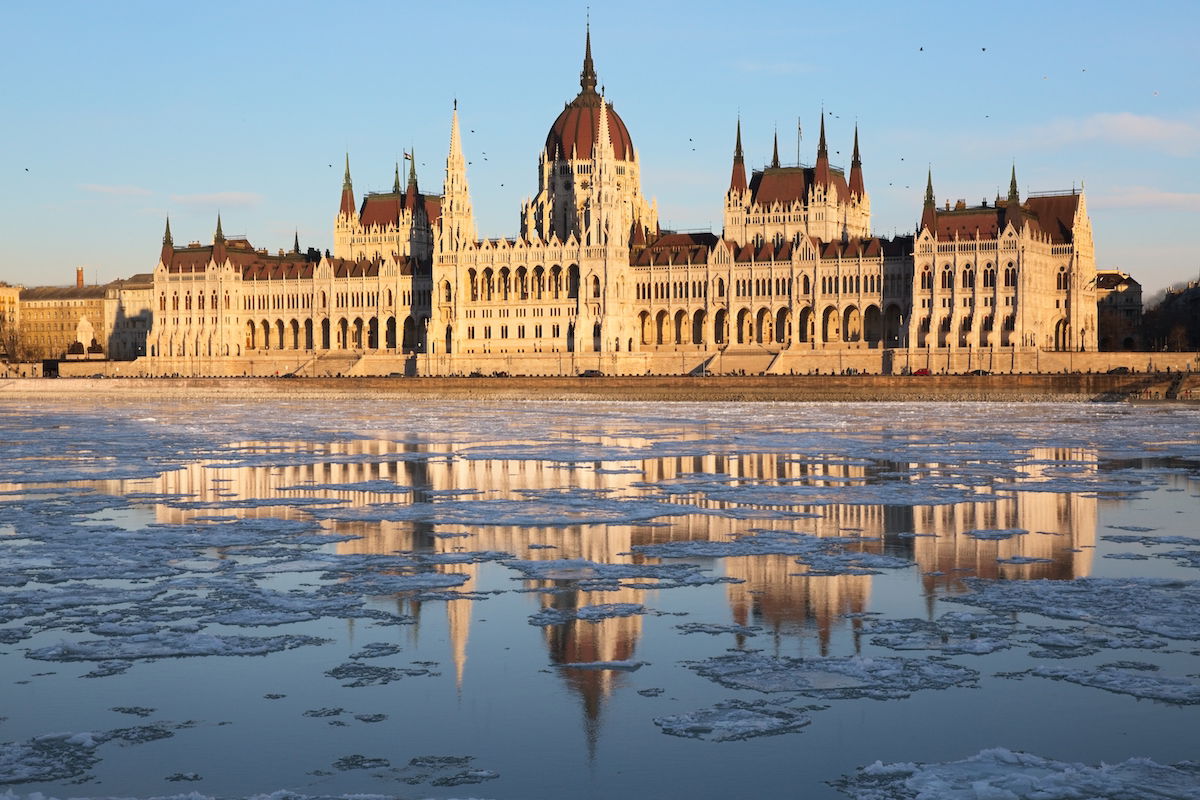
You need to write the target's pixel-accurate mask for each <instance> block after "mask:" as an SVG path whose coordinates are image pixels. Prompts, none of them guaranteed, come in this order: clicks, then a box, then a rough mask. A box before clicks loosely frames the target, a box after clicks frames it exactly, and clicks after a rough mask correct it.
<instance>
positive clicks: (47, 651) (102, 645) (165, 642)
mask: <svg viewBox="0 0 1200 800" xmlns="http://www.w3.org/2000/svg"><path fill="white" fill-rule="evenodd" d="M327 641H328V640H327V639H320V638H317V637H316V636H300V635H285V636H231V635H224V636H221V635H216V634H205V633H166V632H164V633H154V634H142V635H137V636H125V637H120V638H115V639H93V640H90V641H83V642H66V641H64V642H60V643H59V644H56V645H51V646H49V647H39V648H36V649H33V650H29V651H27V652H26V655H27V656H28V657H29V658H32V659H36V660H38V661H106V660H109V659H121V660H130V659H146V658H182V657H185V656H261V655H266V654H267V653H276V652H279V651H281V650H291V649H292V648H294V647H303V646H304V645H314V644H325V643H326V642H327Z"/></svg>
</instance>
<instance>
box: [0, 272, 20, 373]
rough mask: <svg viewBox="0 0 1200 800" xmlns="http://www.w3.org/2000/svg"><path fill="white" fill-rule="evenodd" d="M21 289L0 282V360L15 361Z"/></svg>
mask: <svg viewBox="0 0 1200 800" xmlns="http://www.w3.org/2000/svg"><path fill="white" fill-rule="evenodd" d="M20 300H21V287H20V286H10V285H9V284H7V283H3V282H0V359H4V360H6V361H8V360H11V361H16V360H17V359H18V358H19V357H20V354H19V353H17V352H10V351H15V350H16V349H17V344H18V341H19V337H18V331H19V330H20V325H21V302H20Z"/></svg>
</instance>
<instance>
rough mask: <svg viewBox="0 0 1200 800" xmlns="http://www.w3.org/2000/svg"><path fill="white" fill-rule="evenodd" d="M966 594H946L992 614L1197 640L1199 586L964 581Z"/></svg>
mask: <svg viewBox="0 0 1200 800" xmlns="http://www.w3.org/2000/svg"><path fill="white" fill-rule="evenodd" d="M964 582H965V583H966V585H967V586H968V587H969V588H970V589H971V591H970V592H969V593H967V594H962V595H947V596H945V597H943V598H942V599H943V600H945V601H946V602H950V603H967V604H970V605H973V606H982V607H984V608H987V609H990V610H991V611H1009V612H1012V611H1026V612H1030V613H1034V614H1042V615H1044V616H1047V617H1058V618H1061V619H1074V620H1080V621H1083V622H1088V623H1091V624H1093V625H1107V626H1111V627H1116V628H1132V629H1134V630H1138V631H1141V632H1142V633H1147V634H1157V635H1159V636H1165V637H1167V638H1169V639H1200V584H1197V583H1196V582H1194V581H1176V580H1168V579H1162V578H1079V579H1077V580H1073V581H1050V580H1035V581H989V580H983V579H980V578H967V579H966V580H965V581H964Z"/></svg>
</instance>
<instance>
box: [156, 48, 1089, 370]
mask: <svg viewBox="0 0 1200 800" xmlns="http://www.w3.org/2000/svg"><path fill="white" fill-rule="evenodd" d="M597 85H598V80H597V75H596V70H595V67H594V63H593V59H592V52H591V39H590V35H589V36H588V37H587V40H586V45H585V55H584V60H583V69H582V71H581V73H580V91H579V93H578V94H577V95H576V96H575V98H574V99H573V100H571V101H570V102H569V103H567V104H566V106H565V108H564V109H563V110H562V112H561V113H560V114H559V115H558V117H557V118H556V119H555V120H554V122H553V123H552V124H551V126H550V130H549V133H548V134H547V137H546V140H545V145H544V147H543V148H542V150H541V152H540V154H539V156H538V162H537V171H536V188H537V190H536V193H535V194H534V195H533V197H532V199H531V200H529V201H528V202H526V203H525V204H524V205H523V206H522V208H521V214H520V226H519V233H518V234H517V235H516V236H514V237H513V238H500V239H480V238H478V236H477V234H476V227H475V219H474V214H473V209H472V201H471V194H470V189H469V183H468V175H467V168H466V165H467V161H466V157H465V155H464V153H463V145H462V138H461V136H460V132H459V119H458V109H457V105H456V107H455V108H454V110H453V112H452V115H451V125H450V139H449V147H448V150H449V153H448V156H447V159H446V168H445V175H444V183H443V188H442V193H441V195H430V194H425V193H423V192H421V191H420V189H419V186H418V181H417V176H416V172H415V159H414V160H413V162H412V165H411V166H410V167H409V169H408V177H407V182H406V184H405V185H403V186H402V183H401V170H400V168H399V166H397V167H396V170H395V179H394V184H393V187H392V191H391V192H387V193H370V194H367V195H366V196H364V197H363V198H362V200H361V203H359V202H356V199H355V195H354V188H353V183H352V180H351V176H350V163H349V157H348V156H347V160H346V171H345V177H344V180H343V185H342V191H341V199H340V203H339V205H338V207H337V214H336V217H335V219H334V236H333V238H334V248H333V253H332V254H330V253H329V251H326V253H325V254H324V255H322V254H321V253H320V252H319V251H317V250H314V249H309V250H307V251H305V252H301V250H300V246H299V242H298V241H297V242H295V244H294V245H293V247H292V249H291V251H290V252H285V251H283V250H280V251H278V252H277V253H273V254H272V253H269V252H268V251H266V250H263V249H255V248H254V247H253V246H252V245H251V244H250V243H249V242H248V241H247V240H245V239H229V240H226V239H225V237H224V236H223V234H222V232H221V227H220V222H219V220H218V225H217V232H216V235H215V236H214V238H213V242H212V244H211V245H203V246H201V245H200V244H199V243H195V242H194V243H192V244H190V245H189V246H187V247H182V248H176V247H175V245H174V243H173V241H172V238H171V234H170V227H169V225H168V228H167V232H166V235H165V236H164V240H163V247H162V251H161V257H160V260H159V263H158V265H157V267H156V268H155V270H154V273H153V301H152V302H153V306H154V308H153V320H154V323H153V330H152V331H151V333H150V336H149V341H148V350H147V352H148V355H149V356H150V358H149V359H148V365H149V369H150V370H151V371H157V372H163V373H174V372H181V373H205V374H244V373H253V374H272V373H281V372H295V373H298V374H388V373H391V372H405V373H410V374H411V373H419V374H467V373H471V372H501V371H502V372H512V373H519V374H564V373H565V374H575V373H577V372H581V371H585V370H599V371H602V372H606V373H620V374H644V373H647V372H651V373H658V372H673V373H679V372H692V371H717V372H743V371H745V372H814V371H819V372H831V371H832V372H844V371H848V370H864V371H872V372H889V371H890V372H904V371H908V370H912V369H917V368H931V369H933V370H935V371H966V370H969V369H971V368H973V367H974V368H985V369H989V370H1004V371H1029V370H1032V369H1035V368H1042V367H1043V366H1044V363H1049V362H1043V360H1041V358H1040V354H1041V353H1042V352H1043V351H1047V352H1051V353H1053V352H1058V353H1089V352H1094V351H1095V350H1096V346H1097V339H1096V289H1095V285H1096V282H1095V277H1096V275H1095V261H1094V256H1093V251H1092V234H1091V226H1090V222H1089V220H1088V216H1087V205H1086V202H1085V199H1084V194H1083V192H1082V191H1080V192H1075V191H1073V190H1072V191H1071V192H1057V193H1044V194H1034V195H1030V196H1028V197H1025V198H1021V197H1020V195H1019V192H1018V191H1017V186H1016V175H1015V168H1014V171H1013V175H1012V180H1011V185H1010V190H1009V193H1008V197H1007V198H1004V199H1001V198H999V197H998V198H997V199H996V202H995V203H994V204H988V203H987V202H986V201H985V202H984V203H983V204H982V205H980V206H978V207H972V208H968V207H967V206H966V204H965V202H962V201H959V203H958V204H957V205H955V206H954V207H953V208H952V207H951V206H950V204H949V203H946V204H945V208H944V209H939V208H938V207H937V204H936V202H935V198H934V194H933V188H932V179H931V180H930V184H929V186H928V187H927V190H926V197H925V207H924V212H923V214H922V218H921V225H920V229H919V230H918V231H917V232H916V234H915V235H913V236H898V237H893V238H890V239H883V238H879V237H875V236H873V235H872V228H871V201H870V195H869V193H868V192H867V190H866V184H865V180H864V177H863V162H862V159H861V154H860V150H859V137H858V131H857V130H856V131H855V136H854V143H853V156H852V159H851V163H850V169H849V171H848V172H847V171H846V170H844V169H842V168H839V167H837V166H834V165H833V164H831V163H830V157H829V148H828V145H827V143H826V137H825V125H824V118H823V115H822V120H821V130H820V137H819V143H818V146H817V152H816V159H815V162H814V163H813V165H811V166H805V165H795V166H783V165H781V164H780V161H779V156H778V144H777V143H776V148H775V155H774V157H773V158H772V161H771V163H770V164H768V165H767V166H765V167H764V168H762V169H752V170H751V171H750V173H749V175H748V174H747V167H746V164H745V159H744V155H743V152H742V130H741V125H740V122H739V123H738V124H737V127H736V131H735V136H734V151H733V152H734V155H733V164H732V171H731V176H730V182H729V189H728V191H727V192H726V194H725V198H724V204H723V213H724V229H723V231H722V233H721V234H720V235H717V234H712V233H703V234H696V233H674V232H671V231H666V230H663V229H661V228H660V226H659V223H658V214H657V209H656V206H655V204H654V203H653V202H651V201H649V200H648V199H647V197H646V195H645V194H644V193H643V190H642V186H641V179H640V176H641V158H640V155H639V153H638V151H637V149H636V148H635V147H634V144H633V139H632V137H631V135H630V132H629V129H628V128H627V127H626V125H625V122H624V121H623V120H622V119H621V117H620V116H619V115H618V114H617V112H616V110H615V109H614V107H613V104H612V103H611V102H609V101H608V99H607V98H606V97H605V96H604V95H603V94H602V93H601V92H598V91H597ZM731 127H732V126H731ZM714 200H715V198H714ZM1050 361H1051V362H1053V363H1054V364H1057V361H1054V360H1053V359H1050ZM1068 363H1069V364H1070V365H1071V366H1072V368H1074V367H1076V366H1078V365H1079V364H1080V363H1082V362H1080V361H1078V360H1075V361H1069V362H1068V361H1064V365H1066V364H1068Z"/></svg>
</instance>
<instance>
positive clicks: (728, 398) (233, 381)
mask: <svg viewBox="0 0 1200 800" xmlns="http://www.w3.org/2000/svg"><path fill="white" fill-rule="evenodd" d="M138 396H145V397H159V398H185V397H186V398H204V397H211V398H214V399H231V398H247V399H248V398H254V397H287V398H289V399H307V398H312V399H319V398H328V397H336V396H349V397H363V396H369V397H386V398H395V399H402V398H411V399H421V400H439V399H445V400H495V401H514V402H517V401H527V400H558V401H563V400H566V401H571V400H575V401H580V400H611V401H627V402H670V401H677V402H881V401H904V402H912V401H928V402H973V401H990V402H1040V401H1058V402H1063V401H1074V402H1093V401H1122V400H1147V401H1162V400H1175V401H1181V402H1200V376H1198V375H1195V374H1182V373H1152V374H1130V375H928V376H893V375H849V376H829V375H758V376H711V377H679V376H671V377H663V376H653V377H652V376H646V377H597V378H574V377H572V378H563V377H547V378H490V377H489V378H115V379H114V378H109V379H101V378H58V379H41V378H25V379H7V380H0V402H2V401H3V400H4V399H6V398H7V399H18V398H19V399H23V400H36V399H50V398H85V397H86V398H97V399H100V398H105V397H126V398H130V397H138Z"/></svg>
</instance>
